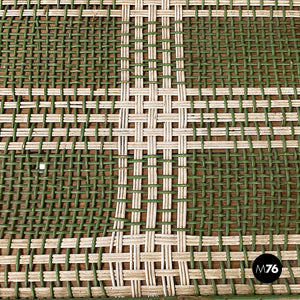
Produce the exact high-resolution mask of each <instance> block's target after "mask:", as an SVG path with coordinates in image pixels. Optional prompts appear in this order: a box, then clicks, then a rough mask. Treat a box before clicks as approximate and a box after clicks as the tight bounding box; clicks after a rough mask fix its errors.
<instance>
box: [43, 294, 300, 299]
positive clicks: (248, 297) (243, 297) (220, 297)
mask: <svg viewBox="0 0 300 300" xmlns="http://www.w3.org/2000/svg"><path fill="white" fill-rule="evenodd" d="M109 299H110V300H120V298H109ZM136 299H137V298H131V297H130V298H128V297H124V298H122V300H136ZM239 299H241V300H289V299H299V296H298V295H288V296H282V295H261V296H255V295H249V296H245V295H227V296H178V297H140V298H139V300H239ZM40 300H49V299H46V298H42V299H40ZM56 300H67V299H66V298H60V299H56ZM72 300H85V299H84V298H72ZM93 300H105V298H93Z"/></svg>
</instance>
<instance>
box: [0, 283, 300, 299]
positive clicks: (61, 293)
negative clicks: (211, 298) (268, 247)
mask: <svg viewBox="0 0 300 300" xmlns="http://www.w3.org/2000/svg"><path fill="white" fill-rule="evenodd" d="M289 287H290V289H289V291H288V289H287V287H286V285H285V284H277V285H275V284H274V285H272V288H270V286H269V285H266V284H265V285H262V284H253V285H252V286H250V285H249V284H236V285H235V294H236V295H245V294H251V293H252V292H255V293H256V295H264V294H270V292H271V290H272V294H273V295H274V294H275V295H276V294H277V295H282V294H287V293H289V294H297V293H299V292H300V285H299V284H291V285H290V286H289ZM131 289H132V287H131V286H118V287H104V288H101V287H91V288H88V287H70V288H69V287H53V288H52V290H53V294H54V296H55V298H59V297H69V292H70V291H71V292H72V294H73V297H75V298H76V297H89V295H91V294H92V296H93V297H99V296H100V297H101V296H107V297H126V296H127V297H130V295H131V293H132V290H131ZM198 289H199V292H200V293H201V294H202V295H214V293H215V291H214V288H213V287H212V286H207V285H198ZM215 289H216V291H217V292H218V294H219V295H228V294H232V286H231V284H216V285H215ZM103 290H104V291H105V293H106V295H104V293H103ZM175 290H176V293H177V295H192V294H195V293H196V289H195V286H194V285H187V286H181V285H175ZM18 291H19V295H21V297H22V298H26V297H30V296H32V292H33V291H34V293H35V295H36V296H37V297H38V298H40V297H45V295H47V296H48V297H50V296H51V288H33V289H31V288H19V289H18ZM161 294H163V286H150V287H146V286H142V287H141V296H147V295H149V296H150V297H151V296H152V297H153V296H159V295H161ZM15 295H16V294H15V289H14V288H6V289H5V288H3V289H0V297H3V296H5V297H14V296H15ZM73 297H72V298H73ZM256 297H257V296H256ZM266 299H274V298H266ZM279 299H280V298H279Z"/></svg>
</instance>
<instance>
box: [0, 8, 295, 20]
mask: <svg viewBox="0 0 300 300" xmlns="http://www.w3.org/2000/svg"><path fill="white" fill-rule="evenodd" d="M108 15H109V16H110V17H121V16H122V11H121V10H111V11H110V12H108V10H107V9H82V10H79V9H67V10H65V9H49V10H45V9H22V10H14V9H11V10H0V17H32V16H35V17H45V16H50V17H64V16H67V17H78V16H81V17H107V16H108ZM148 15H149V12H148V10H131V11H130V17H148ZM156 15H157V17H163V16H164V17H174V16H175V12H174V10H159V11H157V14H156ZM182 15H183V17H185V18H186V17H195V15H196V14H195V11H194V10H184V11H183V12H182ZM197 16H198V17H265V18H270V17H271V16H272V17H278V18H282V17H288V18H299V17H300V11H297V10H284V11H282V10H272V11H270V10H258V9H255V10H248V9H247V10H246V9H243V10H226V11H225V10H211V11H209V10H198V13H197Z"/></svg>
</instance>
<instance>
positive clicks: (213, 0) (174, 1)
mask: <svg viewBox="0 0 300 300" xmlns="http://www.w3.org/2000/svg"><path fill="white" fill-rule="evenodd" d="M72 3H73V4H75V5H77V4H89V5H112V4H115V5H122V4H130V5H135V4H136V0H103V1H100V0H90V1H87V0H61V1H57V0H40V1H39V0H31V1H27V0H19V1H18V0H17V1H14V0H4V1H1V4H2V5H16V4H17V5H23V4H26V5H28V4H39V5H49V4H50V5H66V4H72ZM161 4H162V1H161V0H143V1H142V5H156V6H160V5H161ZM188 4H189V5H209V6H215V5H219V6H223V5H231V6H240V5H246V6H289V7H292V6H300V1H299V0H292V1H290V0H278V1H273V0H262V1H260V0H249V1H246V0H218V1H217V0H202V1H198V0H189V1H188ZM174 5H184V6H185V5H187V1H186V0H170V1H169V6H174Z"/></svg>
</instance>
